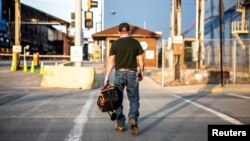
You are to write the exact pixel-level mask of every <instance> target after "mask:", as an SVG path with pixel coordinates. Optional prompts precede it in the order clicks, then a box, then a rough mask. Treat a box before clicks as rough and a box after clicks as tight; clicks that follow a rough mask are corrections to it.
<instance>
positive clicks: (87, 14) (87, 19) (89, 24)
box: [84, 11, 93, 28]
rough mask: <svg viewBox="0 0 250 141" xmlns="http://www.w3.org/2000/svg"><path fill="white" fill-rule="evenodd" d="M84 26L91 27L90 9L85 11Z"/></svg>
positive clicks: (91, 16) (91, 13)
mask: <svg viewBox="0 0 250 141" xmlns="http://www.w3.org/2000/svg"><path fill="white" fill-rule="evenodd" d="M84 16H85V28H93V12H92V11H85V12H84Z"/></svg>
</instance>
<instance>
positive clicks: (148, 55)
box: [145, 50, 155, 59]
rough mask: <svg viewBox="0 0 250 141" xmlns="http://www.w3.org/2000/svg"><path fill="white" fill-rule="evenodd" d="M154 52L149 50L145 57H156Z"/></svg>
mask: <svg viewBox="0 0 250 141" xmlns="http://www.w3.org/2000/svg"><path fill="white" fill-rule="evenodd" d="M154 54H155V52H154V51H153V50H147V51H146V54H145V55H146V56H145V58H146V59H154V56H155V55H154Z"/></svg>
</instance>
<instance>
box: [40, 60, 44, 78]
mask: <svg viewBox="0 0 250 141" xmlns="http://www.w3.org/2000/svg"><path fill="white" fill-rule="evenodd" d="M43 72H44V66H43V62H41V65H40V75H43Z"/></svg>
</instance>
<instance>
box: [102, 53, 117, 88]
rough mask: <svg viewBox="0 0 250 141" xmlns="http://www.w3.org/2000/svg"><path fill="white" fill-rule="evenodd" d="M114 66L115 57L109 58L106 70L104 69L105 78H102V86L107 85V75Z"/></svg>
mask: <svg viewBox="0 0 250 141" xmlns="http://www.w3.org/2000/svg"><path fill="white" fill-rule="evenodd" d="M114 64H115V55H112V56H109V58H108V64H107V68H106V73H105V77H104V85H106V84H107V83H108V80H109V75H110V73H111V71H112V69H113V66H114Z"/></svg>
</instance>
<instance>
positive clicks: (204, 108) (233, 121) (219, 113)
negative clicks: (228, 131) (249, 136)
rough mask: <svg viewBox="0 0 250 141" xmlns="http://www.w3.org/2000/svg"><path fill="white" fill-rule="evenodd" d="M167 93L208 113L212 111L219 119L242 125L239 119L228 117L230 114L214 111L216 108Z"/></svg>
mask: <svg viewBox="0 0 250 141" xmlns="http://www.w3.org/2000/svg"><path fill="white" fill-rule="evenodd" d="M167 94H169V95H172V96H174V97H176V98H179V99H182V100H184V101H185V102H186V103H190V104H193V105H194V106H196V107H198V108H201V109H203V110H206V111H208V112H210V113H213V114H215V115H217V116H218V117H219V118H221V119H223V120H225V121H228V122H230V123H232V124H236V125H244V124H243V123H242V122H240V121H239V120H237V119H235V118H233V117H230V116H228V115H225V114H223V113H221V112H218V111H216V110H213V109H211V108H208V107H205V106H203V105H201V104H198V103H196V102H194V101H191V100H188V99H185V98H183V97H181V96H178V95H175V94H172V93H167Z"/></svg>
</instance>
